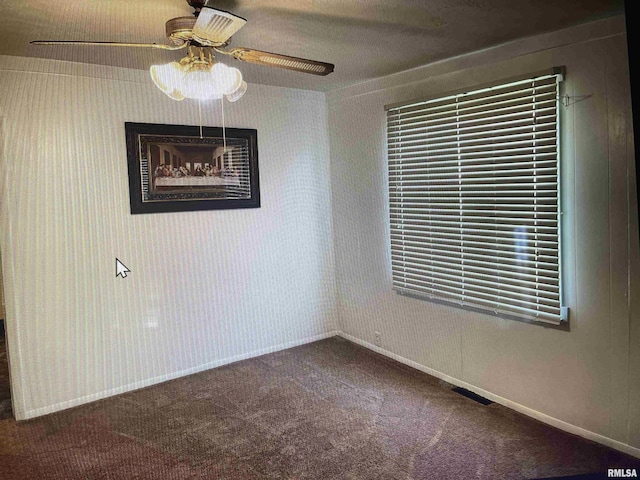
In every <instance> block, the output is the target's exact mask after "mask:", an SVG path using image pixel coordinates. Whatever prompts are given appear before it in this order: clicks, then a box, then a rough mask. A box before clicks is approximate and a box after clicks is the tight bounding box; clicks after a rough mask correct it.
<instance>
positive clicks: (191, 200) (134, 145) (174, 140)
mask: <svg viewBox="0 0 640 480" xmlns="http://www.w3.org/2000/svg"><path fill="white" fill-rule="evenodd" d="M125 130H126V135H127V154H128V155H127V156H128V163H129V189H130V203H131V213H132V214H137V213H160V212H178V211H190V210H216V209H229V208H256V207H259V206H260V199H259V181H258V158H257V157H258V155H257V154H258V147H257V132H256V130H252V129H237V128H226V129H222V128H218V127H204V128H202V129H200V128H199V127H195V126H180V125H157V124H141V123H129V122H128V123H126V124H125Z"/></svg>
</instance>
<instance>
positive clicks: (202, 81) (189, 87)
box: [180, 70, 222, 100]
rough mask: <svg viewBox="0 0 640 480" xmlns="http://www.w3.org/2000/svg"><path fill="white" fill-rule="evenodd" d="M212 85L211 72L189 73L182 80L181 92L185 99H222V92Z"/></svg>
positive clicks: (198, 71)
mask: <svg viewBox="0 0 640 480" xmlns="http://www.w3.org/2000/svg"><path fill="white" fill-rule="evenodd" d="M212 83H213V82H212V81H211V73H210V72H208V71H206V70H196V71H189V72H187V73H186V74H185V76H184V78H183V79H182V86H181V88H180V91H181V92H182V94H183V95H184V96H185V97H187V98H195V99H197V100H211V99H212V98H220V97H222V94H221V93H220V91H219V90H218V89H217V88H215V85H212Z"/></svg>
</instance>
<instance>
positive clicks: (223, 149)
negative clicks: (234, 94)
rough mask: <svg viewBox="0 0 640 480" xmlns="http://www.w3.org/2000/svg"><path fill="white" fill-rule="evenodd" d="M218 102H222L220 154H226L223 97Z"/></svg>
mask: <svg viewBox="0 0 640 480" xmlns="http://www.w3.org/2000/svg"><path fill="white" fill-rule="evenodd" d="M220 103H221V104H222V144H223V146H222V155H223V156H224V155H226V154H227V135H226V130H225V126H224V97H222V98H221V99H220Z"/></svg>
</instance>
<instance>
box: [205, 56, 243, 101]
mask: <svg viewBox="0 0 640 480" xmlns="http://www.w3.org/2000/svg"><path fill="white" fill-rule="evenodd" d="M211 77H212V80H213V84H214V85H215V88H216V90H217V91H218V92H220V93H221V94H225V95H226V94H229V93H231V92H233V91H235V90H237V89H238V87H239V86H240V83H242V74H241V73H240V70H238V69H237V68H231V67H227V66H226V65H225V64H224V63H216V64H215V65H214V66H213V67H211Z"/></svg>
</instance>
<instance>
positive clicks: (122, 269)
mask: <svg viewBox="0 0 640 480" xmlns="http://www.w3.org/2000/svg"><path fill="white" fill-rule="evenodd" d="M130 271H131V270H129V269H128V268H127V266H126V265H125V264H124V263H122V262H121V261H120V260H118V257H116V278H117V277H118V275H120V276H121V277H122V278H127V272H130Z"/></svg>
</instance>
